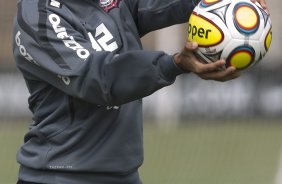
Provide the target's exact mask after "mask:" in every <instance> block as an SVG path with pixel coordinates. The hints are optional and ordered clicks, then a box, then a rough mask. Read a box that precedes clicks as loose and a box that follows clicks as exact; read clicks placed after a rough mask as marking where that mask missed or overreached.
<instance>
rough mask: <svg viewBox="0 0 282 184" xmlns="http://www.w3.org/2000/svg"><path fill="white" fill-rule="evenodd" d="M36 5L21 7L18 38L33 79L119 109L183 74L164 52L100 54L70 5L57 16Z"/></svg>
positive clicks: (23, 64)
mask: <svg viewBox="0 0 282 184" xmlns="http://www.w3.org/2000/svg"><path fill="white" fill-rule="evenodd" d="M22 2H23V1H22ZM42 2H44V1H42ZM44 3H45V2H44ZM31 5H32V4H31V3H29V4H25V6H27V7H25V6H23V7H21V4H19V8H22V11H19V14H18V18H17V21H16V23H15V29H14V36H13V37H14V48H13V49H14V55H15V59H16V61H17V65H18V67H19V68H20V70H21V71H22V72H23V73H24V74H25V77H30V80H38V81H42V82H44V83H47V84H50V85H52V86H54V87H55V88H58V89H59V90H61V91H62V92H64V93H66V94H68V95H70V96H74V97H76V98H80V99H82V100H85V101H88V102H90V103H93V104H97V105H105V106H113V105H120V104H123V103H127V102H130V101H134V100H137V99H140V98H142V97H145V96H148V95H150V94H151V93H153V92H155V91H156V90H158V89H160V88H162V87H164V86H167V85H170V84H172V83H173V82H174V80H175V78H176V76H177V75H178V74H180V73H183V71H181V70H180V69H179V68H178V67H176V65H175V64H174V63H173V57H172V56H169V55H167V54H165V53H163V52H156V51H154V52H150V51H130V52H127V53H122V54H116V52H114V51H113V52H109V51H103V50H99V51H97V50H95V41H94V40H93V41H92V42H91V38H90V37H91V36H88V35H87V32H86V31H85V30H83V29H84V28H83V27H79V25H80V24H81V23H80V22H75V21H76V20H75V18H74V17H73V15H72V14H68V13H69V11H66V10H65V9H64V7H63V8H62V9H58V10H57V12H52V11H50V10H47V11H45V9H44V8H43V9H40V10H39V11H37V10H32V9H30V11H28V10H29V6H31ZM33 7H35V8H36V6H35V5H34V6H33ZM25 8H28V9H25ZM22 12H24V13H23V14H22ZM31 12H39V16H38V15H33V13H31ZM38 17H39V18H38ZM37 19H39V22H38V20H37ZM108 46H109V45H108ZM112 46H113V48H114V45H112Z"/></svg>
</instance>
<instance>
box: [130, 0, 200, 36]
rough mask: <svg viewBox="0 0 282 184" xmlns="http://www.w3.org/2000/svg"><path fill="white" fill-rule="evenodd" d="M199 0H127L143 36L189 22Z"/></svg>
mask: <svg viewBox="0 0 282 184" xmlns="http://www.w3.org/2000/svg"><path fill="white" fill-rule="evenodd" d="M198 1H199V0H125V2H126V4H127V6H128V7H129V9H130V11H131V13H132V15H133V17H134V19H135V23H136V24H137V27H138V30H139V34H140V35H141V36H143V35H145V34H147V33H148V32H151V31H154V30H157V29H161V28H164V27H168V26H171V25H174V24H180V23H184V22H187V21H188V19H189V17H190V14H191V12H192V11H193V9H194V7H195V5H196V4H197V3H198Z"/></svg>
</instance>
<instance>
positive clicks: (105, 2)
mask: <svg viewBox="0 0 282 184" xmlns="http://www.w3.org/2000/svg"><path fill="white" fill-rule="evenodd" d="M120 1H121V0H100V7H101V8H103V9H104V10H105V12H109V11H110V10H111V9H113V8H116V7H118V4H119V2H120Z"/></svg>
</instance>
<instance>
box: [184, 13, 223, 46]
mask: <svg viewBox="0 0 282 184" xmlns="http://www.w3.org/2000/svg"><path fill="white" fill-rule="evenodd" d="M187 31H188V35H189V36H188V38H189V41H195V42H197V43H198V44H199V46H200V47H210V46H213V45H216V44H219V43H220V42H222V40H223V39H224V34H223V32H222V30H221V29H220V28H219V27H218V26H217V25H215V24H214V23H213V22H211V21H209V20H208V19H206V18H205V17H203V16H201V15H197V14H196V13H195V12H194V13H193V14H192V15H191V17H190V21H189V24H188V30H187Z"/></svg>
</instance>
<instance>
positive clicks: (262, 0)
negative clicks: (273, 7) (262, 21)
mask: <svg viewBox="0 0 282 184" xmlns="http://www.w3.org/2000/svg"><path fill="white" fill-rule="evenodd" d="M251 1H252V2H253V3H255V2H258V3H259V4H260V5H261V7H262V8H263V9H264V10H265V11H266V12H267V13H268V14H269V9H268V8H267V5H266V1H265V0H251Z"/></svg>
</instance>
